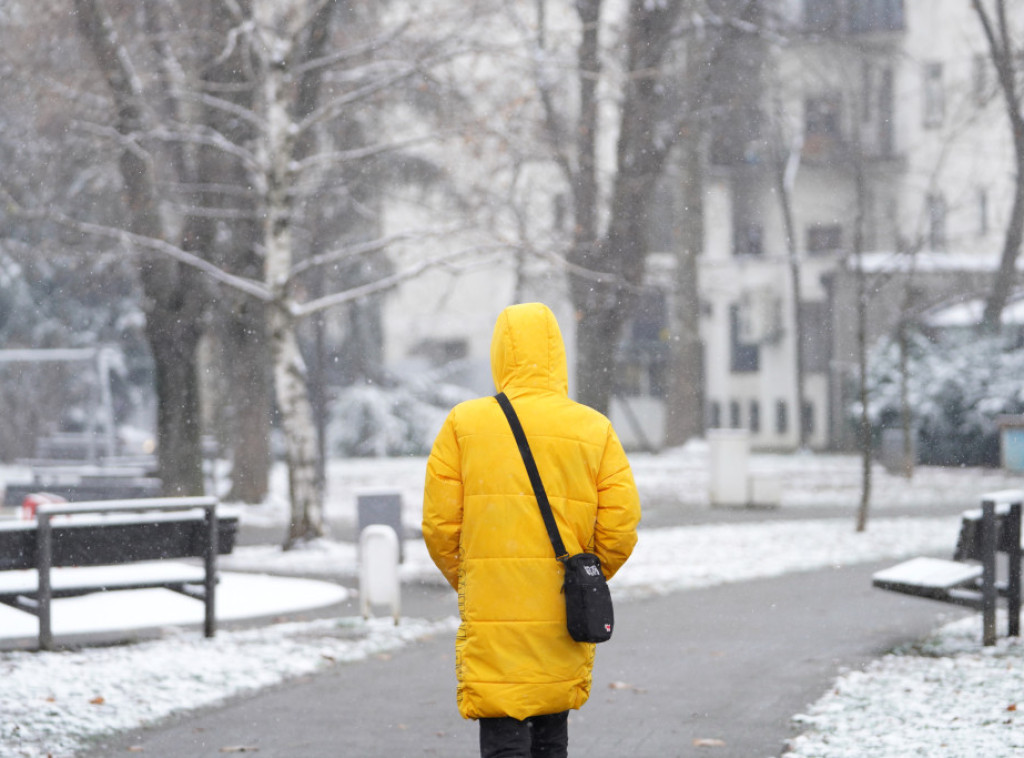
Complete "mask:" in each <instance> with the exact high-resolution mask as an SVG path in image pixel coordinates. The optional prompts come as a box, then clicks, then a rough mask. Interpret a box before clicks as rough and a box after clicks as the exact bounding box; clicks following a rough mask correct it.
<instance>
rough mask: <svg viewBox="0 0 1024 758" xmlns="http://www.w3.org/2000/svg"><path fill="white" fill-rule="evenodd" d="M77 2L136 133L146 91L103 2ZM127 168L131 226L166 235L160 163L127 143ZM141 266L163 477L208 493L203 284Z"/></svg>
mask: <svg viewBox="0 0 1024 758" xmlns="http://www.w3.org/2000/svg"><path fill="white" fill-rule="evenodd" d="M74 4H75V13H76V18H77V22H78V29H79V33H80V34H81V35H82V37H83V39H84V40H85V41H86V44H87V45H88V46H89V48H90V50H91V51H92V53H93V55H94V56H95V58H96V62H97V64H98V66H99V69H100V72H101V74H102V75H103V77H104V79H105V81H106V83H107V86H108V88H109V89H110V92H111V95H112V96H113V98H114V104H115V109H116V117H115V120H114V127H115V129H116V130H117V131H118V133H119V134H121V135H123V136H125V137H135V136H137V135H138V134H139V133H140V132H141V130H142V127H143V109H142V106H141V101H140V98H141V94H142V93H141V92H139V91H138V90H137V86H138V85H137V81H136V79H135V76H134V74H133V71H132V68H131V65H130V63H129V59H128V53H127V51H126V50H125V49H124V47H123V46H122V45H121V44H120V42H119V41H118V39H117V33H116V31H115V29H114V25H113V21H112V19H111V17H110V15H109V13H108V12H107V10H106V8H105V7H104V5H103V3H102V1H101V0H74ZM119 168H120V173H121V181H122V184H123V192H124V196H125V200H126V205H127V209H128V218H127V221H128V224H127V226H128V229H129V231H131V232H133V233H135V234H139V235H142V236H146V237H152V238H154V239H166V234H165V230H164V228H163V223H162V221H161V218H160V214H159V210H158V208H157V191H156V178H155V177H154V175H153V167H152V164H151V163H150V161H148V160H147V159H146V157H145V156H143V155H140V153H139V152H138V151H137V150H136V149H130V148H127V149H125V150H123V151H122V152H121V155H120V157H119ZM140 269H141V271H140V275H141V280H142V285H143V290H144V291H145V294H146V298H147V301H148V303H149V308H148V309H147V313H146V334H147V337H148V339H149V342H150V349H151V351H152V354H153V361H154V366H155V372H156V391H157V397H158V400H157V404H158V412H157V439H158V454H159V468H160V477H161V479H162V480H163V486H164V490H165V491H166V492H169V493H174V494H200V493H202V491H203V459H202V447H201V435H200V428H199V418H200V415H199V393H198V380H197V377H196V347H197V345H198V340H199V335H200V334H201V327H200V326H199V324H200V319H201V315H202V305H201V298H200V295H199V293H200V292H201V289H200V287H199V286H198V281H197V276H196V274H195V272H194V271H192V270H191V269H188V268H187V267H185V266H182V265H180V264H177V263H172V262H170V261H164V260H159V261H152V260H147V261H145V262H143V263H142V264H141V266H140Z"/></svg>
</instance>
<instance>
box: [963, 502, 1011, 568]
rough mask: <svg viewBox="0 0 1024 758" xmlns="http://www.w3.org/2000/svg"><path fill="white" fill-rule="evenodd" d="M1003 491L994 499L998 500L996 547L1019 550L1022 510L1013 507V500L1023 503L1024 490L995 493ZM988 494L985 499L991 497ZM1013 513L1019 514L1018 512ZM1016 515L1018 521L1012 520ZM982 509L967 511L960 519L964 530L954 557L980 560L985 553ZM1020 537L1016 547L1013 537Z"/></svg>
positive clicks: (1005, 550)
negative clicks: (1020, 491) (1023, 491)
mask: <svg viewBox="0 0 1024 758" xmlns="http://www.w3.org/2000/svg"><path fill="white" fill-rule="evenodd" d="M995 494H996V495H1001V496H1003V497H1001V498H1000V499H995V500H990V502H994V503H995V530H996V540H995V544H996V551H998V552H1002V553H1010V552H1014V551H1015V550H1016V551H1019V549H1020V546H1019V541H1020V533H1021V528H1020V510H1019V509H1017V510H1013V509H1011V507H1010V505H1011V503H1012V502H1016V503H1018V504H1019V503H1020V502H1021V499H1022V497H1021V495H1022V493H1015V495H1014V494H1012V493H995ZM989 497H990V496H985V497H984V498H983V500H985V499H989ZM1013 514H1016V515H1015V516H1014V515H1013ZM1011 518H1015V519H1016V521H1015V522H1014V521H1011ZM981 535H982V511H981V509H980V508H979V509H975V510H971V511H966V512H965V513H964V514H963V515H962V516H961V519H960V534H959V536H958V537H957V541H956V550H955V551H954V553H953V559H954V560H957V561H979V560H981V559H982V556H983V548H982V540H981ZM1014 539H1016V540H1017V541H1018V545H1017V547H1016V548H1014V545H1013V541H1014Z"/></svg>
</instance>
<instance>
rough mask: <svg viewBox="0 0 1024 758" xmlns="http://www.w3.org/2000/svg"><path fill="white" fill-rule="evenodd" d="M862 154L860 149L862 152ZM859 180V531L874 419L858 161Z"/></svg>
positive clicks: (867, 503) (866, 503) (860, 177)
mask: <svg viewBox="0 0 1024 758" xmlns="http://www.w3.org/2000/svg"><path fill="white" fill-rule="evenodd" d="M858 156H859V151H858ZM854 171H855V174H856V176H855V183H856V192H857V197H856V203H857V210H856V220H855V221H854V225H853V255H854V260H855V263H856V266H857V369H858V378H859V379H860V390H859V396H860V435H859V440H860V454H861V480H860V504H859V505H858V507H857V526H856V530H857V531H858V532H863V531H864V530H865V529H867V527H868V511H869V510H870V508H871V458H872V456H871V452H872V450H871V448H872V445H871V419H870V418H869V416H868V286H867V281H866V277H867V274H866V273H865V272H864V206H865V203H866V197H865V196H866V190H865V187H864V167H863V166H862V165H861V163H860V162H859V161H858V163H857V165H856V166H854Z"/></svg>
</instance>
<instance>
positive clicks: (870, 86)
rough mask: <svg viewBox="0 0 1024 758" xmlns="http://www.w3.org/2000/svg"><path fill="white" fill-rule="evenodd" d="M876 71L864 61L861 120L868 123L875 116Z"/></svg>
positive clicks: (862, 69)
mask: <svg viewBox="0 0 1024 758" xmlns="http://www.w3.org/2000/svg"><path fill="white" fill-rule="evenodd" d="M874 85H875V69H874V66H872V65H871V63H870V62H868V61H864V62H863V63H862V64H861V66H860V107H861V111H860V120H861V121H863V122H864V123H867V122H868V121H870V120H871V117H872V115H873V108H872V106H873V104H874V103H873V100H874V91H875V86H874Z"/></svg>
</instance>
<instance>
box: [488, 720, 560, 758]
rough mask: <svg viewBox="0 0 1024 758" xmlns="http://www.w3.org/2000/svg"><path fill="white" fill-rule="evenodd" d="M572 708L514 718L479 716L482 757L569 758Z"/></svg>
mask: <svg viewBox="0 0 1024 758" xmlns="http://www.w3.org/2000/svg"><path fill="white" fill-rule="evenodd" d="M568 718H569V711H562V712H561V713H552V714H551V715H549V716H534V717H532V718H528V719H526V720H524V721H518V720H517V719H513V718H496V719H480V758H566V756H567V755H568V749H569V722H568Z"/></svg>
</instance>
